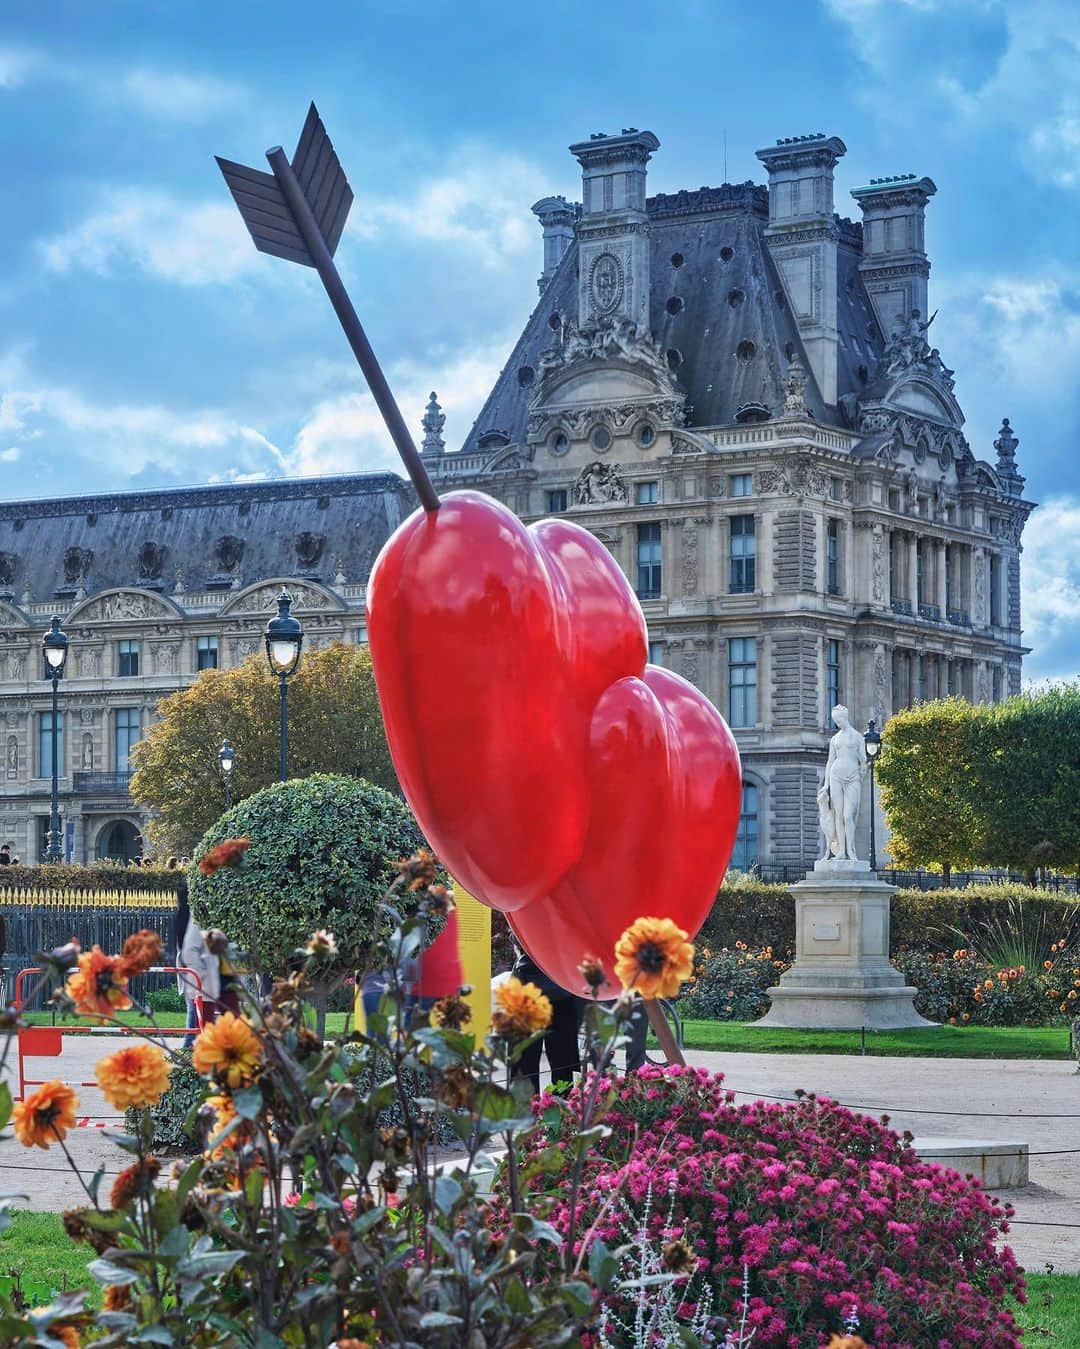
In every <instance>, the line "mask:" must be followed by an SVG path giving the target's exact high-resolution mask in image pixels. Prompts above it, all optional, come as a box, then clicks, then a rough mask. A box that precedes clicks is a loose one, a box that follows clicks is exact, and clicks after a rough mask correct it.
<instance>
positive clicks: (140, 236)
mask: <svg viewBox="0 0 1080 1349" xmlns="http://www.w3.org/2000/svg"><path fill="white" fill-rule="evenodd" d="M38 247H39V250H40V252H41V256H42V259H43V261H44V263H45V265H46V266H47V267H48V268H49V269H50V270H51V271H54V272H60V273H65V272H70V271H75V270H80V269H81V270H86V271H91V272H97V273H98V274H99V275H108V274H110V273H112V272H114V271H116V270H120V269H122V268H123V267H125V266H130V265H134V266H136V267H138V268H139V269H141V270H142V271H144V272H147V273H149V274H150V275H152V276H155V277H157V278H159V279H161V280H164V281H172V282H176V283H179V284H181V285H189V286H198V285H207V284H213V283H217V282H222V281H231V280H232V279H233V278H234V277H236V276H238V275H240V274H241V273H242V272H246V271H248V270H249V269H250V268H251V267H252V266H253V265H254V264H255V263H256V262H257V260H258V255H257V253H256V251H255V248H254V246H253V244H252V242H251V239H250V237H249V236H248V232H247V230H246V229H245V227H244V224H243V221H242V220H241V219H240V214H239V212H238V211H237V210H236V208H235V207H234V206H233V205H232V203H231V202H228V201H225V202H195V203H192V202H184V201H181V200H179V199H177V198H175V197H171V196H169V195H167V194H166V193H163V192H152V191H142V190H138V189H134V188H122V189H116V190H114V191H112V192H110V193H108V200H107V203H106V204H105V205H103V206H102V208H101V209H100V210H98V211H95V212H94V213H93V214H91V215H89V216H88V217H87V218H86V219H85V220H83V221H82V222H81V224H78V225H76V226H74V227H73V228H72V229H70V230H67V231H65V232H63V233H61V234H57V235H54V236H53V237H52V238H50V239H44V240H42V241H41V242H40V243H39V245H38Z"/></svg>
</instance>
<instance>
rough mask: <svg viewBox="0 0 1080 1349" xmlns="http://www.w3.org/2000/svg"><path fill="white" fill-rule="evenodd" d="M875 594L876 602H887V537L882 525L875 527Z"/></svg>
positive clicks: (873, 571)
mask: <svg viewBox="0 0 1080 1349" xmlns="http://www.w3.org/2000/svg"><path fill="white" fill-rule="evenodd" d="M872 538H873V560H872V573H873V587H874V588H873V596H874V603H875V604H884V603H885V537H884V531H883V530H882V527H881V526H880V525H874V528H873V534H872Z"/></svg>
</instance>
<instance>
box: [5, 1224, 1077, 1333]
mask: <svg viewBox="0 0 1080 1349" xmlns="http://www.w3.org/2000/svg"><path fill="white" fill-rule="evenodd" d="M93 1258H94V1253H93V1251H92V1250H91V1249H90V1247H89V1246H82V1245H79V1244H77V1243H76V1242H74V1241H72V1240H71V1239H70V1237H68V1236H67V1234H66V1233H65V1231H64V1228H63V1225H62V1223H61V1220H60V1216H59V1214H56V1213H23V1212H17V1213H15V1214H14V1220H13V1222H12V1225H11V1226H10V1227H9V1228H8V1230H7V1231H6V1232H4V1233H3V1234H0V1278H4V1277H5V1276H7V1275H8V1274H9V1272H10V1271H15V1272H17V1273H18V1274H19V1276H20V1278H21V1280H22V1284H23V1288H24V1289H25V1290H26V1292H27V1294H28V1295H29V1296H31V1300H32V1301H33V1302H35V1303H36V1304H38V1305H42V1304H44V1303H46V1302H48V1301H49V1300H50V1298H51V1297H52V1296H53V1295H54V1294H56V1293H59V1292H62V1291H63V1290H64V1289H66V1288H68V1289H70V1288H75V1289H79V1288H86V1289H89V1291H90V1305H91V1306H94V1307H99V1306H100V1305H101V1290H100V1288H99V1286H98V1285H97V1283H96V1282H95V1281H94V1280H93V1279H92V1278H91V1277H90V1275H89V1274H88V1273H87V1272H86V1266H87V1265H88V1264H89V1262H90V1261H91V1260H92V1259H93ZM1027 1280H1028V1301H1027V1306H1025V1307H1014V1308H1013V1311H1014V1313H1015V1315H1016V1318H1017V1320H1018V1321H1019V1323H1020V1324H1021V1325H1022V1326H1023V1327H1024V1329H1025V1330H1028V1331H1030V1332H1032V1334H1031V1335H1030V1336H1029V1337H1028V1338H1029V1339H1030V1340H1031V1342H1032V1343H1040V1344H1050V1345H1055V1344H1057V1345H1062V1346H1069V1347H1071V1349H1075V1346H1077V1345H1080V1274H1029V1275H1028V1276H1027Z"/></svg>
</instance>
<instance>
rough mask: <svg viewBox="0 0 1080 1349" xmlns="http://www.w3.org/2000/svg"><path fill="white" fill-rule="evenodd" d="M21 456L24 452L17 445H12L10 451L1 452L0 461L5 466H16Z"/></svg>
mask: <svg viewBox="0 0 1080 1349" xmlns="http://www.w3.org/2000/svg"><path fill="white" fill-rule="evenodd" d="M21 454H22V450H20V449H19V447H18V446H17V445H12V446H11V447H10V448H9V449H6V450H0V461H2V462H3V463H5V464H14V463H15V462H16V460H17V459H18V458H19V456H20V455H21Z"/></svg>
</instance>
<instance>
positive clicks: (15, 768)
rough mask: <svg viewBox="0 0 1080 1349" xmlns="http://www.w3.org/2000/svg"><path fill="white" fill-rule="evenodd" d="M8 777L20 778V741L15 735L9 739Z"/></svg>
mask: <svg viewBox="0 0 1080 1349" xmlns="http://www.w3.org/2000/svg"><path fill="white" fill-rule="evenodd" d="M7 775H8V777H9V778H17V777H18V776H19V741H18V739H17V738H16V737H15V736H13V735H9V736H8V738H7Z"/></svg>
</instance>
